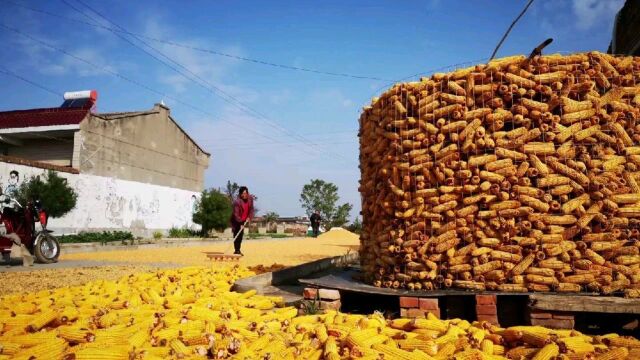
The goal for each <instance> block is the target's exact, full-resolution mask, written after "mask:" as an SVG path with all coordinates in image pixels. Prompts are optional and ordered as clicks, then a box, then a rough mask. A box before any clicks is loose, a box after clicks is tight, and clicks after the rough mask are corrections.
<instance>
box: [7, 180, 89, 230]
mask: <svg viewBox="0 0 640 360" xmlns="http://www.w3.org/2000/svg"><path fill="white" fill-rule="evenodd" d="M15 197H16V198H17V199H18V201H19V202H20V203H22V204H26V203H27V202H29V201H34V200H40V201H41V202H42V206H43V207H44V208H45V209H46V211H47V214H48V215H49V216H50V217H52V218H59V217H62V216H64V214H66V213H68V212H69V211H71V210H72V209H73V208H74V207H75V206H76V202H77V201H78V194H76V192H75V191H74V190H73V189H72V188H71V187H70V186H69V185H68V184H67V179H65V178H63V177H60V176H58V174H57V173H55V172H54V171H52V170H49V171H48V172H47V174H46V175H45V176H44V181H43V180H42V179H41V178H40V176H33V177H31V178H30V179H29V180H27V181H25V182H23V183H22V184H21V185H20V187H19V188H18V191H17V193H16V194H15Z"/></svg>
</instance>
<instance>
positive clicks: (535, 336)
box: [522, 329, 551, 347]
mask: <svg viewBox="0 0 640 360" xmlns="http://www.w3.org/2000/svg"><path fill="white" fill-rule="evenodd" d="M522 341H524V342H525V343H527V344H529V345H533V346H537V347H543V346H545V345H547V344H549V343H550V342H551V336H550V335H549V334H545V333H541V332H536V331H533V329H531V330H525V331H523V332H522Z"/></svg>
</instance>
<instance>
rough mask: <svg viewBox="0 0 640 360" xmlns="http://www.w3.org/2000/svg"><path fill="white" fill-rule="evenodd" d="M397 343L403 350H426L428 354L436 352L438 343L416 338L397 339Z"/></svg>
mask: <svg viewBox="0 0 640 360" xmlns="http://www.w3.org/2000/svg"><path fill="white" fill-rule="evenodd" d="M398 345H399V346H400V348H401V349H403V350H407V351H412V350H421V351H424V352H426V353H427V354H428V355H435V354H436V353H437V352H438V345H437V344H436V343H435V342H433V341H429V340H421V339H417V338H415V339H406V340H398Z"/></svg>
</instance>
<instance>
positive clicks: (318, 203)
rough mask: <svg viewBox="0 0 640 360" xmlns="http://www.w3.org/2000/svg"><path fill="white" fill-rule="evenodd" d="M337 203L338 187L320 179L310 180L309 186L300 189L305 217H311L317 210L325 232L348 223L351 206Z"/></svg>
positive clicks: (338, 199) (338, 198)
mask: <svg viewBox="0 0 640 360" xmlns="http://www.w3.org/2000/svg"><path fill="white" fill-rule="evenodd" d="M338 201H340V197H339V196H338V187H337V186H336V185H335V184H333V183H330V182H326V181H324V180H320V179H313V180H311V182H310V183H309V184H306V185H304V186H303V187H302V193H300V203H301V204H302V207H303V208H304V209H305V211H306V212H307V215H308V216H311V214H313V213H314V212H315V210H318V211H319V212H320V216H321V217H322V219H323V223H324V226H325V228H327V230H329V229H330V228H332V227H334V226H343V225H344V224H346V223H347V222H348V221H349V212H351V209H353V205H351V204H349V203H344V204H342V205H337V203H338Z"/></svg>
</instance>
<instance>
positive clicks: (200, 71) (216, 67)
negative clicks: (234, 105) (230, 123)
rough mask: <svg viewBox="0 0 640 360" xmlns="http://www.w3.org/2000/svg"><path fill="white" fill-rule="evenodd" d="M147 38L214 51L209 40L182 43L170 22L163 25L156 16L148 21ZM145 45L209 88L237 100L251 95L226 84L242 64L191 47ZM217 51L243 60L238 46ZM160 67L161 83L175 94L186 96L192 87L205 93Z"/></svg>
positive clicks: (219, 47) (181, 77)
mask: <svg viewBox="0 0 640 360" xmlns="http://www.w3.org/2000/svg"><path fill="white" fill-rule="evenodd" d="M144 34H145V35H146V36H149V37H153V38H157V39H171V40H172V41H174V42H176V43H180V44H183V45H186V46H188V47H194V48H211V47H212V45H211V44H212V41H211V40H209V39H208V40H204V39H194V38H190V39H182V38H181V36H180V35H179V34H178V33H177V32H176V31H174V30H173V29H171V27H170V26H168V25H167V22H166V21H163V17H162V16H159V15H157V14H156V15H155V16H148V17H146V21H145V25H144ZM145 41H146V42H148V43H149V44H150V45H151V46H153V47H154V48H156V49H158V50H159V51H160V52H161V53H162V54H165V55H166V56H167V57H169V58H171V60H173V61H175V62H176V63H178V64H180V65H175V64H174V63H172V62H171V61H169V60H167V59H166V58H163V57H162V56H159V57H160V58H162V60H163V61H165V62H167V63H169V64H170V65H171V66H173V67H175V68H176V69H178V70H179V71H180V72H182V73H184V74H185V75H186V76H187V77H190V78H193V79H195V81H199V82H201V83H203V84H204V86H205V87H208V88H213V87H214V86H215V87H219V88H221V89H222V90H223V91H225V92H228V93H230V94H231V95H233V96H235V95H239V94H243V96H247V94H246V93H247V92H245V91H244V89H238V88H237V87H235V86H230V85H225V84H224V83H223V80H224V78H225V77H226V76H228V75H229V74H230V73H232V70H233V69H234V68H235V67H237V65H238V63H239V61H240V60H237V59H233V58H230V57H224V56H218V55H213V54H207V53H205V52H202V51H197V50H193V49H189V48H187V47H177V46H173V45H170V44H164V43H157V42H154V41H148V40H145ZM217 49H218V50H219V51H220V52H223V53H226V54H230V55H234V56H243V52H242V50H241V48H240V47H239V46H237V45H224V46H223V45H218V47H217ZM160 66H161V69H162V71H161V72H160V81H161V82H162V83H165V84H167V85H170V86H171V87H172V88H173V90H174V91H176V92H184V91H186V90H187V88H188V87H190V86H196V87H198V88H200V89H202V87H200V86H199V85H196V84H195V83H193V82H192V80H189V79H187V78H186V77H185V76H182V75H180V74H178V73H177V72H175V71H174V70H170V69H168V68H167V67H166V66H164V65H160ZM185 69H186V70H185ZM194 74H195V75H194ZM252 95H253V94H252Z"/></svg>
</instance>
